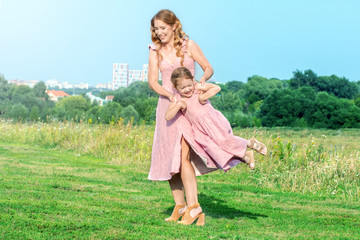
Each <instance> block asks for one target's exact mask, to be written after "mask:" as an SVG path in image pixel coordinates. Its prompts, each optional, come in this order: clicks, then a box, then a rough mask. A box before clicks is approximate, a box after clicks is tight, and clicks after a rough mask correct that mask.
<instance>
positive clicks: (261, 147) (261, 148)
mask: <svg viewBox="0 0 360 240" xmlns="http://www.w3.org/2000/svg"><path fill="white" fill-rule="evenodd" d="M249 141H250V146H248V147H249V148H252V149H254V150H255V151H257V152H258V153H260V154H262V155H266V153H267V148H266V146H265V144H263V143H262V142H259V141H258V140H256V139H255V138H254V137H252V138H251V139H250V140H249Z"/></svg>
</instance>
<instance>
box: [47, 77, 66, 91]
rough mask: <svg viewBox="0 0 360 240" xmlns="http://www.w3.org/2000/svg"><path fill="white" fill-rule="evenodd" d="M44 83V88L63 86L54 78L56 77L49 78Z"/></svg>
mask: <svg viewBox="0 0 360 240" xmlns="http://www.w3.org/2000/svg"><path fill="white" fill-rule="evenodd" d="M45 85H46V88H55V87H58V88H59V89H62V88H63V86H62V84H61V83H60V81H59V80H56V79H50V80H47V81H46V82H45Z"/></svg>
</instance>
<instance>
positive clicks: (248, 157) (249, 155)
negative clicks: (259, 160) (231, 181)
mask: <svg viewBox="0 0 360 240" xmlns="http://www.w3.org/2000/svg"><path fill="white" fill-rule="evenodd" d="M243 159H244V161H245V163H246V164H247V165H249V167H250V168H251V169H252V170H254V169H255V159H254V154H253V152H252V151H246V152H245V157H244V158H243Z"/></svg>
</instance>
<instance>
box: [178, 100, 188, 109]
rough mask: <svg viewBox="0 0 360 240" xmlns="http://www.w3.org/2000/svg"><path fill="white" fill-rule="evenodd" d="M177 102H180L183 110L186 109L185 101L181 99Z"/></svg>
mask: <svg viewBox="0 0 360 240" xmlns="http://www.w3.org/2000/svg"><path fill="white" fill-rule="evenodd" d="M177 104H179V106H180V110H181V111H184V110H185V109H186V107H187V106H186V103H185V102H184V101H179V102H177Z"/></svg>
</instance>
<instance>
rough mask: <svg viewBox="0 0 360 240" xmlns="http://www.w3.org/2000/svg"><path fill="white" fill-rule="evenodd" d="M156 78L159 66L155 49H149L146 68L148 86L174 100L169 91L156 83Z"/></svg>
mask: <svg viewBox="0 0 360 240" xmlns="http://www.w3.org/2000/svg"><path fill="white" fill-rule="evenodd" d="M158 78H159V67H158V59H157V55H156V51H153V50H150V54H149V69H148V83H149V87H150V88H151V89H152V90H153V91H154V92H156V93H157V94H159V95H161V96H164V97H167V98H169V100H170V101H171V102H173V101H174V100H175V99H174V95H173V94H172V93H170V92H169V91H167V90H166V89H165V88H163V87H162V86H161V85H160V84H159V83H158Z"/></svg>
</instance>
